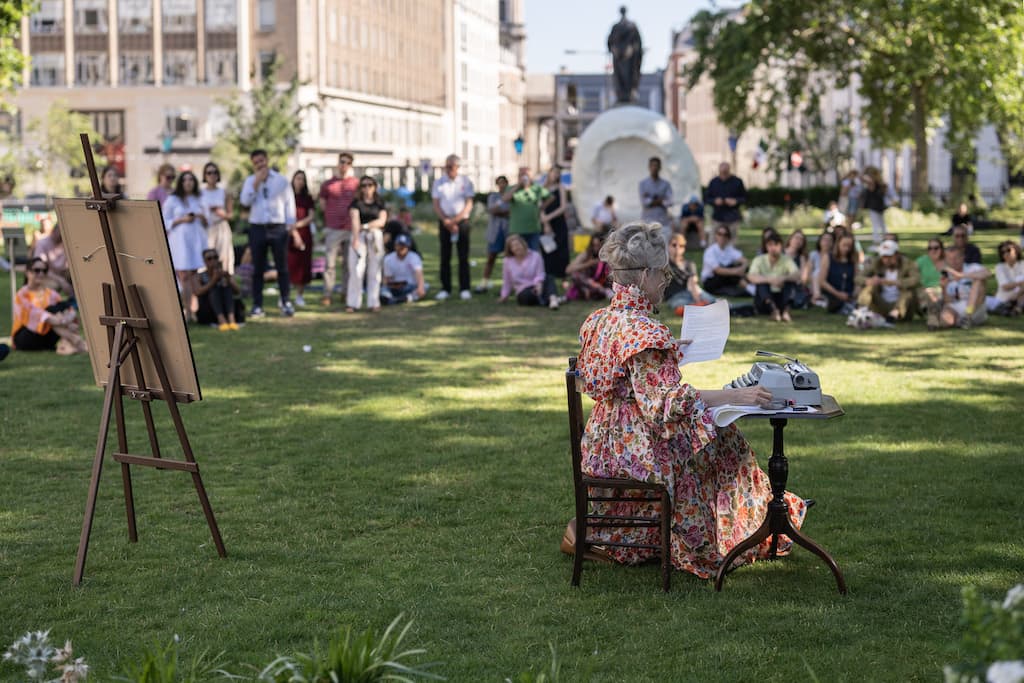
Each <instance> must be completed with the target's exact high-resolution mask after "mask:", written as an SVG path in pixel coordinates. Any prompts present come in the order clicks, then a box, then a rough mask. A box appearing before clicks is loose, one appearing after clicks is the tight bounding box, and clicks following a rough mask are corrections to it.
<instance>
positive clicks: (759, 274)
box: [747, 233, 800, 323]
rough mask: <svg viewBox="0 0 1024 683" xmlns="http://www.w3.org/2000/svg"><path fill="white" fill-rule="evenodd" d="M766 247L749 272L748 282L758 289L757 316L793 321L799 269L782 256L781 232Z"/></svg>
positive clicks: (774, 235)
mask: <svg viewBox="0 0 1024 683" xmlns="http://www.w3.org/2000/svg"><path fill="white" fill-rule="evenodd" d="M764 246H765V250H766V253H764V254H761V255H760V256H755V257H754V260H753V261H752V262H751V263H750V270H749V271H748V272H747V280H749V281H750V282H751V284H753V285H754V286H755V288H756V289H755V290H754V309H755V310H756V311H757V312H758V313H770V314H771V316H772V320H774V321H776V322H787V323H789V322H793V319H792V318H791V317H790V315H789V309H790V307H791V306H792V305H793V292H794V290H795V289H796V284H797V283H798V282H799V281H800V269H799V268H798V267H797V265H796V264H795V263H793V259H791V258H790V257H789V256H787V255H786V254H784V253H782V238H781V237H780V236H779V234H778V233H774V234H771V235H768V236H767V237H766V238H765V243H764Z"/></svg>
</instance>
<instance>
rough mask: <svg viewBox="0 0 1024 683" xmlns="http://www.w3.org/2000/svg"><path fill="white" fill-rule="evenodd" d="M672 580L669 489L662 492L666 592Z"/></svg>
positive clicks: (662, 585) (662, 565)
mask: <svg viewBox="0 0 1024 683" xmlns="http://www.w3.org/2000/svg"><path fill="white" fill-rule="evenodd" d="M671 581H672V508H671V501H670V499H669V495H668V490H667V489H666V490H664V491H662V492H661V589H662V590H663V591H665V592H666V593H668V592H669V590H670V588H671Z"/></svg>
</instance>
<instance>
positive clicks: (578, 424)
mask: <svg viewBox="0 0 1024 683" xmlns="http://www.w3.org/2000/svg"><path fill="white" fill-rule="evenodd" d="M578 381H579V374H578V371H577V370H576V356H570V357H569V369H568V370H566V371H565V394H566V398H567V400H568V406H569V447H570V456H571V458H572V483H573V488H574V490H575V491H576V492H577V495H578V493H579V491H580V488H581V486H582V481H583V472H582V470H581V469H580V462H581V461H582V460H583V450H582V448H581V445H580V444H581V442H582V440H583V399H582V397H581V395H580V389H579V385H578Z"/></svg>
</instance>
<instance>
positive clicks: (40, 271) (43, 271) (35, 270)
mask: <svg viewBox="0 0 1024 683" xmlns="http://www.w3.org/2000/svg"><path fill="white" fill-rule="evenodd" d="M32 272H33V273H35V274H36V275H46V274H47V273H49V272H50V269H49V268H32Z"/></svg>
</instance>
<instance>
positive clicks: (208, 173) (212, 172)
mask: <svg viewBox="0 0 1024 683" xmlns="http://www.w3.org/2000/svg"><path fill="white" fill-rule="evenodd" d="M204 173H205V175H218V176H219V175H220V171H218V170H217V169H215V168H212V169H210V170H208V171H205V172H204Z"/></svg>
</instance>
